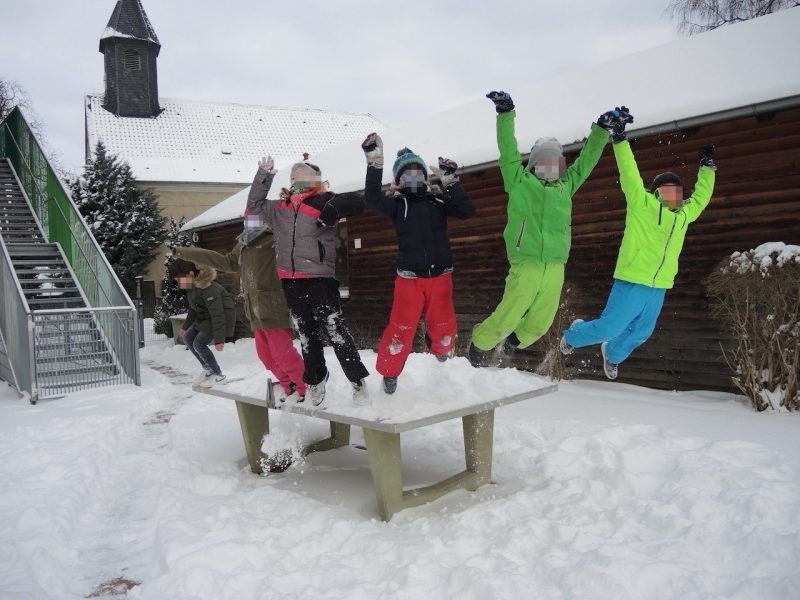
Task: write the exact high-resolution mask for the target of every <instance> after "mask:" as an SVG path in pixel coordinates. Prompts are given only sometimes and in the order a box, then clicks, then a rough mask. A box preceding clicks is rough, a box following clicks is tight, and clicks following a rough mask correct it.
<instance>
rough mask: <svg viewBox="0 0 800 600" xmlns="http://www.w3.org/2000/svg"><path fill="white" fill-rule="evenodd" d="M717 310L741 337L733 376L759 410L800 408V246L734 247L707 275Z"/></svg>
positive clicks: (730, 359)
mask: <svg viewBox="0 0 800 600" xmlns="http://www.w3.org/2000/svg"><path fill="white" fill-rule="evenodd" d="M706 289H707V291H708V294H709V296H710V297H711V299H712V302H713V306H714V311H715V314H718V315H720V316H722V317H723V318H724V319H725V320H726V321H727V322H728V324H729V325H730V328H731V331H732V333H733V335H734V337H735V340H736V347H735V349H734V350H733V351H732V352H730V353H728V355H727V357H726V358H727V360H728V364H730V366H731V368H732V369H733V370H734V376H733V382H734V384H735V385H736V386H737V387H738V388H739V389H740V390H741V391H742V393H744V394H745V395H746V396H747V397H748V398H750V400H751V401H752V403H753V407H754V408H755V409H756V410H759V411H761V410H765V409H767V408H775V406H776V404H778V405H780V406H783V407H785V408H786V409H788V410H798V409H800V391H799V390H798V371H800V246H792V245H786V244H784V243H782V242H772V243H768V244H762V245H761V246H759V247H757V248H756V249H755V250H749V251H747V252H734V253H733V254H732V255H731V256H730V257H729V258H727V259H725V260H723V261H722V262H721V263H720V265H719V267H718V268H717V269H716V270H715V271H714V272H713V273H712V274H711V275H710V276H709V277H708V279H707V280H706Z"/></svg>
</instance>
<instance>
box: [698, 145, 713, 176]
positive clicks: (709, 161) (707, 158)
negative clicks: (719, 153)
mask: <svg viewBox="0 0 800 600" xmlns="http://www.w3.org/2000/svg"><path fill="white" fill-rule="evenodd" d="M716 149H717V147H716V146H715V145H714V144H706V145H705V146H703V147H702V148H700V150H698V151H697V157H698V158H699V159H700V164H701V165H703V166H704V167H710V168H711V169H714V170H716V169H717V165H716V164H714V159H713V158H711V157H712V156H714V152H715V151H716Z"/></svg>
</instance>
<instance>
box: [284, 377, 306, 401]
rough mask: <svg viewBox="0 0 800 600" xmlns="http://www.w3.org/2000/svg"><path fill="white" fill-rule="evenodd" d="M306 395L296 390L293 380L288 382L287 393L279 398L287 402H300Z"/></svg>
mask: <svg viewBox="0 0 800 600" xmlns="http://www.w3.org/2000/svg"><path fill="white" fill-rule="evenodd" d="M305 399H306V397H305V396H304V395H303V394H301V393H300V392H298V391H297V384H295V383H294V382H292V383H290V384H289V393H288V394H286V395H285V396H283V397H282V398H281V402H288V403H289V404H300V403H301V402H303V401H304V400H305Z"/></svg>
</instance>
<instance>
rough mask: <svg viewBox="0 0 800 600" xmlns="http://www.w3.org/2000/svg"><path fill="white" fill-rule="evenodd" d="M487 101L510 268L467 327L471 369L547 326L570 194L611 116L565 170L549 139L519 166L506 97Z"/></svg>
mask: <svg viewBox="0 0 800 600" xmlns="http://www.w3.org/2000/svg"><path fill="white" fill-rule="evenodd" d="M487 97H488V98H489V99H490V100H491V101H492V102H494V104H495V108H496V110H497V113H498V115H497V146H498V148H499V150H500V160H499V163H500V173H501V175H502V177H503V186H504V188H505V191H506V193H507V194H508V223H507V225H506V227H505V230H504V231H503V238H504V239H505V244H506V255H507V257H508V262H509V263H510V265H511V266H510V269H509V272H508V276H507V277H506V285H505V290H504V291H503V298H502V299H501V300H500V304H499V305H498V306H497V308H496V309H495V310H494V312H493V313H492V314H491V315H490V316H489V317H488V318H487V319H485V320H484V321H483V322H482V323H479V324H478V325H476V326H475V328H474V329H473V330H472V343H471V344H470V347H469V355H468V357H469V361H470V363H472V365H473V366H475V367H482V366H486V365H488V364H489V357H490V352H491V351H492V350H493V349H494V348H495V346H497V345H498V344H499V343H500V342H502V341H503V340H505V342H504V349H505V351H506V352H511V351H513V350H515V349H517V348H526V347H527V346H530V345H531V344H532V343H533V342H535V341H536V340H538V339H539V338H540V337H542V336H543V335H544V334H545V333H546V332H547V330H548V329H549V328H550V325H552V323H553V319H554V318H555V315H556V310H557V309H558V303H559V299H560V297H561V287H562V285H563V284H564V264H565V263H566V262H567V258H568V256H569V248H570V242H571V237H572V230H571V229H572V228H571V222H572V196H573V195H574V194H575V192H577V191H578V188H579V187H580V186H581V185H582V184H583V182H584V181H586V178H587V177H589V174H590V173H591V172H592V169H594V167H595V165H596V164H597V162H598V161H599V160H600V155H601V154H602V152H603V148H604V147H605V145H606V142H607V141H608V135H609V133H608V132H609V129H610V127H611V122H610V120H609V119H610V117H609V115H610V114H611V112H612V111H609V112H608V113H604V114H603V115H601V116H600V118H599V119H598V120H597V123H593V124H592V127H591V132H590V134H589V138H588V139H587V140H586V145H585V146H584V147H583V149H582V150H581V152H580V154H579V155H578V158H577V159H576V160H575V162H574V163H572V165H571V166H570V167H569V168H568V169H566V168H565V167H566V161H565V159H564V155H563V152H562V149H561V144H560V143H559V142H558V140H556V139H555V138H539V139H538V140H536V143H535V144H534V146H533V148H531V153H530V157H529V159H528V163H527V165H525V164H523V162H522V157H521V156H520V153H519V150H518V148H517V140H516V138H515V135H514V119H515V118H516V113H515V112H514V102H513V101H512V100H511V96H510V95H509V94H507V93H506V92H490V93H489V94H487Z"/></svg>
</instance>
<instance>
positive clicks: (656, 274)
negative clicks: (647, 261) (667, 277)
mask: <svg viewBox="0 0 800 600" xmlns="http://www.w3.org/2000/svg"><path fill="white" fill-rule="evenodd" d="M677 221H678V215H675V214H673V215H672V227H671V228H670V230H669V235H668V236H667V243H666V244H664V256H662V257H661V264H659V265H658V268H657V269H656V272H655V274H654V275H653V287H655V285H656V277H658V272H659V271H660V270H661V267H663V266H664V261H666V260H667V249H669V242H670V240H672V233H673V232H674V231H675V223H676V222H677Z"/></svg>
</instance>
